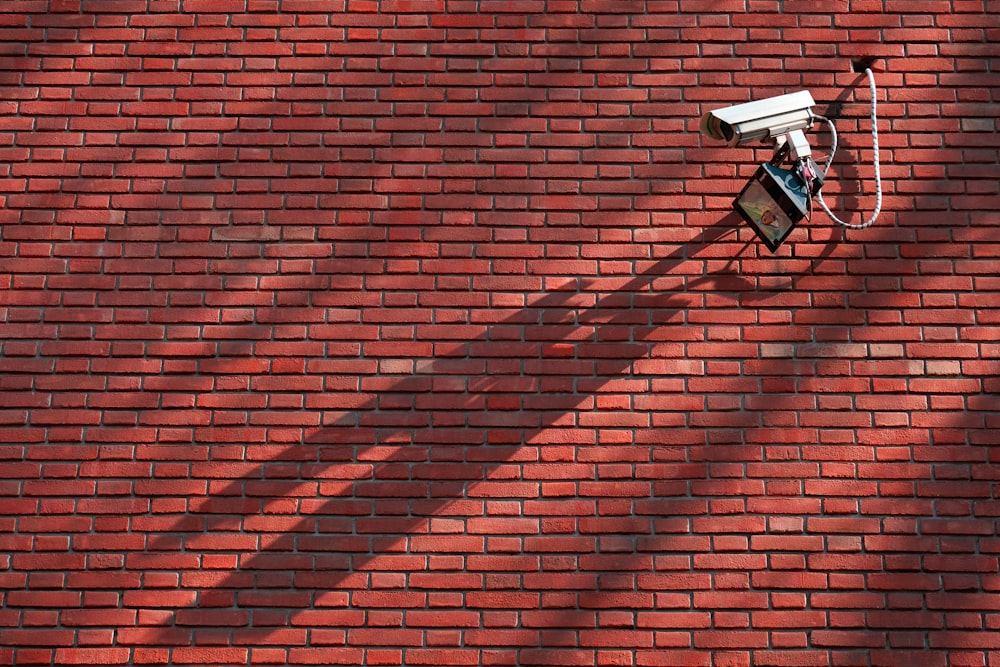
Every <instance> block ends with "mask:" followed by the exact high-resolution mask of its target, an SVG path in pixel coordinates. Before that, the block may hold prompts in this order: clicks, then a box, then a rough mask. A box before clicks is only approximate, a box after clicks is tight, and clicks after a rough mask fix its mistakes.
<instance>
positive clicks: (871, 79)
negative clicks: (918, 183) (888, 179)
mask: <svg viewBox="0 0 1000 667" xmlns="http://www.w3.org/2000/svg"><path fill="white" fill-rule="evenodd" d="M865 74H867V75H868V89H869V90H870V91H871V98H872V111H871V120H872V148H873V149H874V151H875V157H874V162H875V210H874V211H873V212H872V217H870V218H868V220H866V221H865V222H863V223H861V224H859V225H853V224H851V223H849V222H844V221H843V220H841V219H840V218H838V217H837V216H835V215H834V214H833V211H831V210H830V208H829V207H828V206H827V205H826V202H825V201H823V190H822V189H820V190H819V192H817V193H816V200H817V201H818V202H819V205H820V207H822V209H823V210H824V211H826V214H827V215H828V216H830V218H831V219H832V220H833V221H834V222H836V223H837V224H839V225H843V226H844V227H847V228H848V229H865V228H866V227H871V226H872V225H873V224H874V223H875V220H876V219H877V218H878V214H879V213H880V212H881V211H882V172H881V169H880V168H879V150H878V117H877V115H876V104H877V100H876V90H875V75H874V74H872V71H871V69H865ZM813 118H815V119H816V120H821V121H824V122H825V123H826V124H827V127H829V128H830V135H831V137H832V146H831V149H830V155H829V157H828V158H827V159H826V165H825V166H824V167H823V176H824V178H825V177H826V173H827V172H828V171H829V170H830V165H831V164H832V163H833V156H834V153H836V152H837V128H835V127H834V125H833V121H831V120H830V119H829V118H825V117H824V116H820V115H817V114H813Z"/></svg>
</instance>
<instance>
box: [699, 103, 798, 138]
mask: <svg viewBox="0 0 1000 667" xmlns="http://www.w3.org/2000/svg"><path fill="white" fill-rule="evenodd" d="M814 104H816V102H815V101H813V98H812V95H810V94H809V91H807V90H802V91H799V92H797V93H789V94H788V95H778V96H777V97H769V98H767V99H764V100H756V101H753V102H746V103H745V104H737V105H735V106H731V107H726V108H724V109H716V110H715V111H709V112H708V113H706V114H705V115H704V116H702V118H701V131H702V133H703V134H705V135H707V136H709V137H711V138H713V139H718V140H720V141H725V142H726V145H727V146H741V145H743V144H748V143H751V142H754V141H761V142H766V141H777V140H778V139H779V138H781V137H783V136H785V135H786V134H788V133H789V132H792V131H794V130H802V129H805V128H807V127H811V126H812V121H813V114H812V111H810V108H811V107H812V106H813V105H814Z"/></svg>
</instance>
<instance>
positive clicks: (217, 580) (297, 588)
mask: <svg viewBox="0 0 1000 667" xmlns="http://www.w3.org/2000/svg"><path fill="white" fill-rule="evenodd" d="M730 232H731V229H729V228H725V227H721V228H719V229H707V230H705V232H704V233H703V234H702V235H701V239H700V240H699V241H698V242H697V243H694V244H690V245H686V246H685V245H682V246H678V247H677V248H676V249H675V250H674V251H673V252H672V253H670V255H669V256H667V257H665V258H663V259H660V260H658V261H656V262H654V263H653V264H652V265H651V266H650V267H649V268H648V269H647V270H646V271H645V272H644V273H643V274H642V275H639V276H634V277H626V278H623V279H621V280H616V281H614V284H615V289H614V290H613V291H611V292H603V291H601V292H598V291H593V290H591V289H590V288H591V283H592V282H593V284H594V285H598V284H600V283H599V281H597V280H593V281H592V280H591V279H588V278H581V279H575V280H573V281H570V282H571V284H572V289H564V290H563V291H558V292H552V293H549V294H546V295H544V296H541V297H540V298H539V299H538V300H537V301H535V302H533V303H532V304H531V306H530V307H527V308H524V309H521V310H519V311H516V312H515V313H514V314H513V315H510V316H507V317H506V318H505V319H502V320H499V321H497V322H495V323H491V324H490V325H488V326H487V327H486V330H485V333H484V334H481V335H478V336H476V337H470V338H469V339H468V340H467V341H465V342H456V341H455V340H454V337H452V338H450V339H449V342H448V343H446V344H437V345H447V347H448V348H449V349H448V350H447V351H446V352H444V353H443V354H440V355H438V356H436V357H435V358H433V359H429V358H417V359H406V358H405V357H404V358H402V359H400V357H399V356H398V352H400V351H401V350H398V349H393V350H392V351H391V352H392V354H390V355H387V357H382V358H379V359H378V361H377V363H378V364H379V366H380V368H382V369H383V370H386V371H388V370H389V369H390V368H391V367H392V365H393V364H400V365H399V366H398V367H399V368H400V369H401V370H402V372H400V373H398V374H396V375H395V376H392V375H391V374H390V375H389V376H386V375H385V374H380V375H379V376H377V377H376V376H369V377H365V376H361V380H360V387H359V389H360V393H356V392H355V389H356V387H354V386H349V387H344V386H342V387H337V386H332V387H330V389H332V390H335V391H332V392H331V393H329V394H322V395H317V396H316V398H317V400H319V401H322V402H323V407H324V409H325V414H326V415H327V416H326V417H325V418H324V424H323V425H322V427H320V428H318V429H315V430H314V431H313V432H312V433H311V434H310V435H309V436H308V437H307V438H306V440H305V441H304V442H303V443H301V444H299V445H293V446H268V445H262V446H260V447H258V448H253V447H248V448H247V449H248V453H250V455H251V456H257V457H259V458H258V459H257V460H244V461H231V462H230V461H225V460H216V459H214V458H213V456H214V450H208V449H205V450H202V452H201V454H202V455H203V458H202V460H201V461H200V462H196V463H194V464H193V465H192V467H191V471H190V474H191V477H192V479H199V480H207V481H208V485H209V486H208V491H209V494H208V496H207V497H204V498H192V499H191V500H190V501H189V503H188V511H187V513H186V514H184V515H183V516H181V517H179V518H178V517H175V516H172V515H170V514H167V515H163V516H155V515H153V516H149V517H142V518H141V519H140V517H136V518H135V519H134V520H133V529H135V530H142V531H144V532H149V533H150V534H151V535H154V534H155V536H154V537H151V538H150V539H149V542H148V544H147V545H146V548H145V549H144V550H143V552H137V553H130V554H128V556H127V563H126V566H127V567H134V568H138V569H142V570H148V569H150V568H152V569H156V568H157V566H158V565H157V564H158V563H164V562H169V561H170V560H172V559H173V558H175V557H181V558H185V559H188V558H192V557H194V558H195V559H198V560H200V562H201V563H202V567H201V571H199V572H197V573H195V572H188V573H185V575H184V578H183V579H182V580H181V582H180V584H181V590H178V591H171V592H167V591H164V593H165V596H164V597H162V598H159V599H158V603H157V605H156V606H158V607H161V608H162V607H179V608H178V609H177V610H176V612H168V611H167V610H166V609H164V610H163V611H162V613H160V614H159V615H158V616H157V617H156V618H157V619H158V621H157V623H158V624H162V626H163V627H159V628H157V627H144V628H142V627H134V628H129V627H121V628H119V630H118V638H119V642H120V643H121V644H123V645H131V646H176V647H181V646H186V645H188V642H190V641H196V643H198V644H200V643H201V642H202V640H203V639H204V637H201V638H199V634H201V635H204V634H205V633H206V632H211V633H218V636H219V640H220V641H222V642H223V643H224V644H225V645H227V646H233V647H236V646H243V647H245V646H255V645H257V646H260V645H269V644H273V643H281V644H285V645H289V646H300V647H306V646H308V647H312V649H311V650H313V649H314V650H320V649H316V647H323V646H326V645H327V644H330V645H331V646H332V645H338V644H344V643H345V642H346V645H347V646H354V647H357V646H364V647H379V646H383V647H397V648H400V647H402V648H406V649H407V650H408V651H417V652H419V651H421V650H424V649H422V648H420V647H421V646H423V643H424V641H425V640H424V633H428V632H430V633H432V634H433V633H435V632H443V631H444V630H443V629H442V628H444V627H451V625H452V624H453V623H452V621H445V620H444V619H448V618H453V617H455V616H456V615H457V616H458V617H461V618H463V619H464V620H463V621H462V623H464V624H468V625H467V626H466V625H462V627H469V628H471V629H470V630H466V640H465V641H466V644H467V646H469V647H474V648H475V647H477V641H478V640H477V637H486V636H488V637H489V642H496V641H497V637H498V636H507V637H508V640H509V642H510V646H511V647H518V648H526V649H529V650H533V651H537V652H540V653H538V654H537V655H533V657H532V655H528V654H525V655H523V656H522V658H521V659H523V660H524V661H525V663H524V664H537V662H538V661H542V662H544V661H545V660H547V659H548V658H546V657H545V656H547V655H549V654H548V653H545V651H546V650H547V649H549V648H551V649H552V650H554V651H556V652H558V651H559V650H560V649H557V648H556V647H558V646H559V645H560V644H559V642H558V641H553V638H552V637H549V636H548V634H550V633H556V634H559V633H566V632H574V630H573V628H577V627H580V628H590V629H591V631H595V629H596V627H597V625H596V618H597V614H599V613H607V612H600V611H599V610H601V609H614V608H616V607H618V606H620V605H621V604H625V603H626V602H627V601H628V600H633V599H636V598H643V599H645V600H646V602H645V603H642V604H643V605H646V606H648V604H651V601H652V596H653V594H654V593H653V590H654V588H652V587H651V586H652V581H648V582H646V581H645V580H643V581H644V583H643V584H642V585H641V586H639V585H638V584H637V583H636V577H637V575H636V573H649V572H650V571H651V565H652V560H653V559H654V558H658V559H661V560H664V559H666V560H664V564H665V563H666V561H667V560H669V558H670V557H669V556H665V555H662V553H667V552H677V554H678V555H677V556H676V558H677V559H678V561H682V560H685V559H688V558H689V556H686V555H684V556H682V555H680V554H681V553H683V552H684V551H685V550H686V549H687V546H688V541H689V540H690V538H688V537H686V536H684V534H685V533H687V532H688V530H689V529H688V527H687V522H688V519H687V518H686V517H685V515H686V514H689V513H690V514H697V513H698V512H695V511H691V512H688V510H694V509H695V506H700V505H705V503H706V502H707V501H706V500H705V495H706V494H707V489H706V487H705V486H704V484H705V483H707V471H708V465H709V461H710V460H711V458H710V457H709V456H706V455H704V454H705V453H704V452H701V453H699V451H698V448H696V447H695V448H692V447H690V445H691V444H703V443H704V440H703V436H691V435H685V434H684V432H683V431H682V430H681V427H683V425H684V421H685V419H686V417H685V415H686V414H687V412H688V411H689V410H691V408H692V405H690V402H691V399H690V398H688V397H682V396H681V395H680V394H681V391H682V389H683V384H684V381H683V379H682V378H684V377H686V376H689V375H698V374H704V369H701V370H699V369H698V368H696V366H698V365H699V362H687V361H683V360H680V359H678V358H676V348H675V346H676V343H674V342H672V341H674V340H683V339H684V335H683V334H681V336H680V337H678V336H677V334H674V333H671V332H670V330H671V329H673V328H674V327H676V325H678V324H680V322H679V321H678V320H679V319H680V317H681V314H682V312H683V309H684V307H685V305H686V304H687V301H688V299H689V298H690V297H689V296H685V294H683V293H671V292H665V293H663V292H660V291H659V290H657V289H656V286H657V283H658V281H659V280H662V279H664V278H666V277H668V276H670V275H671V272H672V271H674V270H676V269H677V268H678V267H680V266H682V265H683V263H684V262H685V261H688V260H690V259H692V258H693V257H696V256H697V254H698V252H699V249H703V248H705V247H706V246H707V245H710V244H712V243H714V242H715V241H717V240H718V239H720V238H721V237H722V236H724V235H726V234H728V233H730ZM732 279H733V277H730V278H729V280H732ZM716 280H717V278H716V277H714V276H705V277H702V278H695V279H691V280H690V282H689V284H688V287H689V288H692V289H699V288H708V289H711V287H712V286H713V285H712V284H713V283H714V282H715V281H716ZM737 280H738V279H737ZM746 286H747V285H746V284H744V287H746ZM422 339H423V337H422ZM663 346H665V348H664V349H663V351H662V352H661V347H663ZM623 350H627V351H628V352H629V354H628V355H627V356H626V355H623ZM316 361H317V363H321V360H316ZM323 372H326V371H323ZM656 378H660V379H656ZM669 378H676V380H675V381H673V382H672V381H671V380H670V379H669ZM329 379H330V380H331V381H333V382H337V379H336V377H335V376H332V375H331V376H329ZM656 382H671V383H672V384H675V392H674V393H675V395H674V396H672V397H670V393H671V392H670V390H669V389H667V388H665V387H658V388H657V396H658V399H657V400H658V401H663V400H666V399H668V398H672V399H673V400H675V401H677V405H676V406H674V407H675V410H676V411H675V412H668V411H666V410H669V408H665V407H664V406H663V405H656V407H655V410H657V415H658V416H656V417H653V416H652V411H653V409H654V408H653V407H651V404H650V405H642V404H641V401H640V404H639V405H634V406H633V405H627V404H625V403H622V400H623V397H624V396H626V395H628V394H630V393H633V392H639V393H640V394H642V393H649V392H650V391H651V388H652V384H653V383H656ZM336 390H339V391H336ZM616 405H619V406H620V407H619V409H617V410H616V409H615V406H616ZM456 414H457V415H460V416H461V419H460V420H459V421H456V420H455V415H456ZM272 416H274V417H275V418H276V419H281V418H282V414H281V413H277V414H272ZM595 419H608V420H609V421H608V424H607V425H606V427H605V428H603V429H602V430H600V431H598V432H599V433H600V436H599V439H598V440H595V439H594V436H593V434H594V432H595V430H594V426H595V424H594V423H592V422H591V420H595ZM656 420H662V423H654V421H656ZM575 427H580V430H576V428H575ZM636 429H643V430H644V432H645V433H646V437H651V438H652V440H651V441H647V442H646V443H645V447H635V443H634V442H633V440H634V432H635V430H636ZM657 434H658V435H659V437H657ZM442 442H451V443H452V444H453V445H454V446H452V447H449V446H447V445H442V444H441V443H442ZM622 447H627V448H633V449H634V451H633V453H631V454H630V455H629V456H624V457H623V454H622ZM223 449H224V448H223ZM224 455H225V453H224V452H223V456H224ZM605 460H608V461H615V462H617V463H615V464H607V465H605V464H603V463H602V462H603V461H605ZM623 460H632V461H633V464H632V465H631V466H622V465H621V463H620V462H621V461H623ZM238 470H242V471H244V472H242V474H235V473H236V471H238ZM215 480H218V481H217V482H216V481H215ZM699 485H701V486H699ZM147 522H148V523H147ZM668 537H669V539H667V538H668ZM665 539H666V540H667V541H664V540H665ZM265 540H266V541H265ZM240 549H242V550H243V553H242V554H237V553H233V552H234V551H237V550H240ZM657 553H660V554H661V555H659V556H657V555H656V554H657ZM233 558H237V559H238V561H236V562H234V561H233ZM206 561H207V562H215V563H217V564H218V565H219V566H222V565H223V563H227V564H228V565H226V566H225V567H220V569H218V570H217V571H214V572H213V571H212V569H213V568H212V567H207V568H206V567H205V562H206ZM394 573H395V574H394ZM651 576H652V577H654V578H656V579H657V581H658V582H659V584H658V585H662V584H663V582H662V581H660V579H662V577H655V576H654V575H651V574H642V575H641V576H639V579H642V577H647V578H648V577H651ZM553 577H555V578H557V579H558V581H559V583H558V584H555V583H554V579H553ZM698 578H699V579H702V577H700V576H699V577H698ZM404 580H405V588H406V591H405V592H404V591H399V590H395V589H398V588H400V586H401V584H404ZM459 580H461V581H459ZM380 582H381V583H380ZM463 582H464V583H463ZM690 583H691V577H690V576H687V575H678V576H677V577H676V578H675V579H674V584H672V585H682V586H688V585H690ZM702 585H707V580H704V581H702ZM196 587H204V588H205V589H206V590H205V591H204V592H203V593H202V594H201V595H200V596H198V595H194V588H196ZM385 587H392V588H393V589H394V590H392V591H383V590H380V589H382V588H385ZM456 587H457V588H465V589H467V590H468V592H467V593H466V594H465V596H464V598H465V599H464V602H462V603H461V605H460V606H461V609H462V610H461V611H455V609H456V608H457V607H458V606H459V605H458V601H456V600H454V599H452V600H451V601H448V600H447V599H446V598H448V597H449V595H450V594H449V593H447V592H446V591H449V590H454V589H455V588H456ZM553 588H555V589H559V590H563V591H565V595H566V596H568V597H566V599H565V600H563V601H562V602H559V601H557V600H554V601H553V603H552V604H550V603H549V601H548V600H543V599H542V598H543V596H544V597H546V598H548V597H555V598H558V597H559V593H555V592H552V589H553ZM207 589H210V590H207ZM546 590H547V591H549V592H548V593H543V591H546ZM657 590H659V589H657ZM587 591H590V592H587ZM136 593H137V594H138V595H146V594H148V592H147V593H144V592H141V591H136ZM578 595H579V596H580V599H579V600H577V596H578ZM128 596H129V593H128V592H126V597H128ZM173 596H176V597H173ZM438 597H441V598H442V599H441V601H440V602H437V603H436V602H435V599H436V598H438ZM128 603H129V601H128V600H126V604H128ZM641 606H642V605H641ZM185 607H187V608H185ZM382 608H386V610H385V611H381V612H380V611H378V610H380V609H382ZM388 608H392V609H393V611H390V610H389V609H388ZM436 608H439V610H438V611H434V609H436ZM401 609H405V610H407V611H405V619H404V618H403V614H404V611H401ZM447 609H452V615H451V616H449V615H448V614H446V613H445V611H444V610H447ZM514 609H517V610H524V609H527V611H522V615H523V627H521V628H520V629H513V628H512V629H511V630H510V631H509V632H508V633H507V634H506V635H504V633H500V634H499V635H498V634H497V632H496V631H495V630H490V631H489V632H488V633H487V634H482V633H479V632H477V631H476V630H475V628H476V627H479V626H480V624H481V623H483V622H486V623H487V627H488V625H489V622H488V620H486V621H484V620H483V619H489V618H490V617H491V615H502V614H503V613H504V610H514ZM531 609H535V610H536V611H534V612H532V611H531ZM295 610H299V611H295ZM364 610H367V611H364ZM380 614H381V618H382V620H381V621H379V620H378V619H379V618H380ZM209 621H211V622H213V623H214V624H215V627H214V630H211V631H209V630H206V629H205V628H202V627H198V626H200V625H202V624H204V623H206V622H209ZM330 623H332V624H333V626H335V627H337V628H339V629H336V630H334V629H329V630H326V631H320V630H318V629H317V628H318V627H320V626H322V627H327V626H328V625H329V624H330ZM383 624H384V625H387V626H389V627H393V628H395V629H394V630H393V631H392V632H389V633H387V632H384V631H382V630H379V629H378V628H379V626H381V625H383ZM401 625H402V626H404V627H403V629H399V628H400V626H401ZM307 627H308V628H312V629H311V630H310V631H309V632H308V633H307V632H306V630H305V628H307ZM226 628H229V630H227V629H226ZM324 632H325V633H326V634H324ZM307 634H308V636H307ZM322 637H325V639H322ZM337 637H339V640H335V638H337ZM594 641H605V640H601V639H595V640H594ZM483 648H487V645H485V644H484V645H480V646H478V649H483ZM235 650H240V649H235ZM303 650H305V648H303ZM323 650H328V649H323ZM342 650H343V651H345V652H346V653H344V654H343V656H348V657H345V658H344V659H352V658H350V657H349V656H352V655H355V653H353V651H357V650H360V649H348V648H343V649H342ZM233 659H234V660H239V659H240V658H239V656H235V655H234V656H233Z"/></svg>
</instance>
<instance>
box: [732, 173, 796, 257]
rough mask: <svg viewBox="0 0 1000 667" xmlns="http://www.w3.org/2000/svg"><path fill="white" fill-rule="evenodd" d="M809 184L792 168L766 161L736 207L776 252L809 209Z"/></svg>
mask: <svg viewBox="0 0 1000 667" xmlns="http://www.w3.org/2000/svg"><path fill="white" fill-rule="evenodd" d="M811 196H812V193H811V192H810V191H809V186H808V185H807V184H806V183H805V182H804V181H803V180H802V179H801V178H800V177H799V175H798V174H797V173H796V172H795V171H794V170H792V169H782V168H781V167H777V166H775V165H772V164H762V165H760V167H759V168H758V169H757V172H756V173H755V174H754V175H753V178H751V179H750V181H748V182H747V184H746V186H744V188H743V190H742V192H740V194H739V196H738V197H736V199H735V200H733V208H734V209H736V212H737V213H739V214H740V217H742V218H743V219H744V220H745V221H746V222H747V224H749V225H750V228H751V229H753V231H754V233H755V234H757V238H759V239H760V240H761V241H762V242H763V243H764V245H766V246H767V248H768V250H770V251H771V252H775V251H776V250H777V249H778V246H780V245H781V243H782V242H783V241H784V240H785V239H786V238H787V237H788V235H789V234H790V233H791V232H792V229H794V228H795V225H796V223H798V222H799V220H801V219H802V218H804V217H805V216H806V215H807V214H808V212H809V199H810V197H811Z"/></svg>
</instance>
